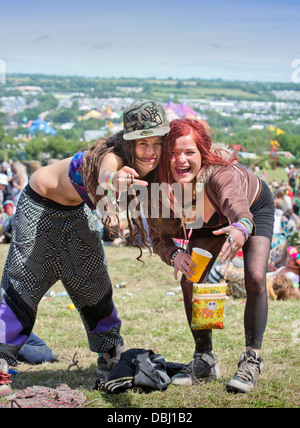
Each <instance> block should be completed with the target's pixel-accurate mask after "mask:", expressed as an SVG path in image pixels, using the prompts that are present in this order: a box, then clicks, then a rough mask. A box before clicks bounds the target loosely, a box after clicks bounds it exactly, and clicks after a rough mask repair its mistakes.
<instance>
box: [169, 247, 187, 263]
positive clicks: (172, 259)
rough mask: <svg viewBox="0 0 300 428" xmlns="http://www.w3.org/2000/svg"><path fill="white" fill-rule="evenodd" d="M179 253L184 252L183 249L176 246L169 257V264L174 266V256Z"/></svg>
mask: <svg viewBox="0 0 300 428" xmlns="http://www.w3.org/2000/svg"><path fill="white" fill-rule="evenodd" d="M179 253H185V250H184V249H183V248H178V250H176V251H175V252H174V253H173V254H172V257H171V260H170V263H171V265H172V266H173V267H174V261H175V257H176V256H177V254H179Z"/></svg>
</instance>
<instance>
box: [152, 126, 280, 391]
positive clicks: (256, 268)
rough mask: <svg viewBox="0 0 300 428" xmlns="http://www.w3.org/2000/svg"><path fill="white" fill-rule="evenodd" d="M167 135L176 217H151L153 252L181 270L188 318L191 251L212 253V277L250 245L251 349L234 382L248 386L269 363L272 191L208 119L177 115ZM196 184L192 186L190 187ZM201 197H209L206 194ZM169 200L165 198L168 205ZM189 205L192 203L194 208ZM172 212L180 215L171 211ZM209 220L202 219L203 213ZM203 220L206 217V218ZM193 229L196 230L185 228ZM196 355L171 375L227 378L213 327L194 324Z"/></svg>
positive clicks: (166, 161) (164, 165) (165, 161)
mask: <svg viewBox="0 0 300 428" xmlns="http://www.w3.org/2000/svg"><path fill="white" fill-rule="evenodd" d="M170 128H171V129H170V132H169V134H168V135H167V136H166V137H165V143H164V148H163V154H162V158H161V163H160V182H161V183H167V185H168V186H167V187H169V189H170V192H169V195H168V197H169V201H170V205H171V207H172V212H171V216H169V218H163V215H162V214H161V213H160V216H159V218H158V219H155V218H149V226H150V238H151V240H152V245H153V251H154V252H155V253H157V254H159V255H160V257H161V259H162V260H163V261H164V262H166V263H167V264H169V265H173V266H174V276H175V279H177V274H178V272H179V271H180V272H181V273H182V274H183V276H182V279H181V286H182V290H183V296H184V304H185V310H186V315H187V319H188V322H189V324H190V323H191V318H192V283H191V282H190V281H189V278H190V277H191V275H192V274H193V270H192V268H193V267H195V265H193V263H192V261H191V258H190V256H189V254H188V252H189V253H190V252H191V249H192V248H193V247H200V248H203V249H205V250H207V251H209V252H210V253H211V254H212V256H213V257H212V259H211V261H210V263H209V265H208V267H207V268H206V270H205V271H204V273H203V275H202V277H201V278H200V281H199V282H201V283H203V282H205V280H206V278H207V275H208V272H209V270H210V269H211V267H212V265H213V263H214V262H215V260H216V258H217V257H218V256H219V254H220V256H221V262H225V260H227V259H233V258H234V257H235V256H236V255H237V253H238V252H239V251H240V250H241V249H243V254H244V266H245V287H246V291H247V303H246V307H245V316H244V328H245V342H246V350H245V352H244V353H243V354H242V356H241V358H240V361H239V364H238V370H237V372H236V374H235V375H234V377H233V378H232V379H231V380H230V381H229V382H228V383H227V389H228V390H229V391H234V392H249V391H251V390H252V389H253V388H254V385H255V382H256V380H257V377H258V375H259V373H260V372H261V369H262V366H263V360H262V358H261V357H260V355H259V353H260V349H261V345H262V339H263V334H264V330H265V326H266V322H267V311H268V302H267V290H266V271H267V262H268V256H269V250H270V243H271V239H272V232H273V225H274V202H273V198H272V195H271V193H270V191H269V189H268V187H267V186H266V185H265V183H264V182H262V181H261V180H260V179H259V178H258V177H257V176H256V175H255V174H253V173H252V172H249V171H247V170H246V169H244V168H243V167H240V166H238V165H236V164H237V160H236V158H234V157H233V156H232V153H231V152H230V150H229V149H228V148H227V147H226V146H224V145H221V144H214V143H212V141H211V139H210V136H209V133H208V131H207V129H206V128H205V127H204V126H203V124H201V123H199V122H198V121H195V120H190V119H178V120H174V121H173V122H171V124H170ZM174 183H178V185H179V186H180V187H181V189H182V193H183V195H184V196H183V198H184V199H183V202H184V203H183V207H184V208H183V209H181V215H179V214H178V213H179V212H180V210H179V204H180V207H181V208H182V203H180V202H178V201H180V200H181V199H179V198H178V192H177V193H176V196H174ZM187 186H190V190H191V191H190V192H186V191H185V189H186V187H187ZM200 194H201V196H202V203H200V210H199V206H197V205H199V199H201V198H200ZM165 200H166V198H162V200H161V201H160V202H161V204H163V203H164V201H165ZM186 207H190V209H189V211H188V214H187V211H186ZM172 213H173V214H172ZM200 216H201V217H202V218H199V217H200ZM199 220H201V221H199ZM186 229H189V230H186ZM187 237H189V243H188V249H189V251H188V252H187V251H186V250H185V249H184V248H178V246H176V245H175V243H174V240H173V239H174V238H177V239H182V240H186V239H187ZM192 334H193V337H194V340H195V353H194V358H193V360H192V361H191V363H190V364H189V365H188V366H187V367H186V368H185V369H184V370H183V371H182V372H181V373H179V374H177V375H175V376H174V377H173V378H172V382H173V383H174V384H177V385H190V384H193V383H196V382H198V381H199V380H200V381H201V380H206V381H208V380H213V379H217V378H219V377H220V374H219V367H218V363H217V359H216V356H215V355H214V354H213V353H212V331H211V330H192Z"/></svg>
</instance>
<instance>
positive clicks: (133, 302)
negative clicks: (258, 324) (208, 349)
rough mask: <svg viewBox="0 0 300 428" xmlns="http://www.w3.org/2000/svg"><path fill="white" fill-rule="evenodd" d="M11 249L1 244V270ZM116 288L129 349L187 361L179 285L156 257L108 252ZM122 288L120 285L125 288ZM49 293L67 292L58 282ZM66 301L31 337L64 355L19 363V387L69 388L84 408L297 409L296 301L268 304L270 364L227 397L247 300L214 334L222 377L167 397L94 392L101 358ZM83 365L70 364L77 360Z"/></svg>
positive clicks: (266, 352) (230, 305) (230, 307)
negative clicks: (247, 387) (248, 388)
mask: <svg viewBox="0 0 300 428" xmlns="http://www.w3.org/2000/svg"><path fill="white" fill-rule="evenodd" d="M7 250H8V246H7V245H1V246H0V271H1V272H2V269H3V265H4V261H5V258H6V254H7ZM105 251H106V254H107V259H108V263H109V272H110V275H111V279H112V283H113V286H114V301H115V303H116V306H117V309H118V313H119V316H120V317H121V318H122V320H123V328H122V333H123V337H124V340H125V346H126V349H129V348H145V349H152V350H153V351H154V353H157V354H158V353H159V354H162V355H163V356H164V358H165V360H166V361H168V362H171V361H172V362H180V363H188V362H189V361H190V360H191V359H192V355H193V351H194V350H193V340H192V336H191V333H190V331H189V328H188V326H187V322H186V319H185V313H184V308H183V301H182V295H181V290H180V286H179V281H175V280H174V278H173V269H172V268H170V267H168V266H166V265H165V264H164V263H162V262H161V261H160V259H159V258H158V257H157V256H151V257H150V258H149V254H148V253H144V256H143V260H144V261H145V265H144V266H143V265H142V263H140V262H138V261H137V260H136V256H137V255H138V251H137V250H136V249H134V248H131V247H118V248H115V247H105ZM122 282H125V283H126V284H122V285H123V287H120V283H122ZM52 290H54V291H55V292H59V291H64V289H63V286H62V284H61V283H57V284H56V285H55V286H54V287H53V288H52ZM70 303H71V301H70V299H69V298H68V297H57V296H56V297H49V298H47V299H44V300H42V302H41V303H40V307H39V312H38V317H37V322H36V325H35V328H34V333H35V334H37V335H38V336H39V337H41V338H42V339H43V340H44V341H46V343H47V345H48V346H49V347H51V349H52V350H53V351H54V352H56V353H58V354H59V355H60V358H61V359H60V362H55V363H44V364H41V365H28V364H24V363H20V364H18V366H17V367H16V368H15V370H16V371H17V372H18V373H17V375H15V376H13V387H14V389H25V388H26V387H28V386H33V385H41V386H48V387H52V388H55V387H56V386H57V385H58V384H62V383H63V384H67V385H68V386H69V387H70V388H72V389H78V390H79V391H81V392H83V394H84V395H85V396H86V402H85V404H84V407H93V408H111V409H113V408H115V409H118V408H165V409H166V408H198V407H200V408H201V407H205V408H217V407H218V408H222V407H235V408H251V407H256V408H261V407H264V408H266V407H275V408H280V407H285V408H292V407H298V406H299V403H300V385H299V378H300V365H299V350H300V346H299V343H300V316H299V301H288V302H282V301H279V302H274V301H270V305H269V322H268V325H267V330H266V334H265V339H264V349H263V358H264V362H265V367H264V369H263V372H262V374H261V376H260V378H259V383H258V385H257V387H256V389H255V390H254V392H253V393H251V394H249V395H234V394H230V393H227V392H226V390H225V382H226V381H227V380H229V379H230V378H231V376H232V375H233V374H234V373H235V371H236V368H237V363H238V359H239V356H240V355H241V353H242V352H243V350H244V333H243V312H244V307H245V301H244V300H242V299H238V300H233V299H229V300H228V301H227V302H226V309H225V317H224V323H225V327H224V330H216V331H215V332H214V334H213V343H214V352H215V353H216V354H217V355H218V360H219V364H220V368H221V372H222V379H221V380H219V381H215V382H212V383H209V384H203V385H195V386H192V387H175V386H173V385H170V386H169V387H168V388H167V390H166V391H164V392H151V393H148V394H145V393H139V392H138V391H135V390H130V391H129V392H126V393H123V394H107V393H104V392H98V391H93V390H92V387H93V384H94V381H95V379H96V377H97V375H96V361H97V355H96V354H94V353H92V352H90V350H89V347H88V343H87V338H86V335H85V331H84V328H83V325H82V323H81V320H80V317H79V315H78V313H77V311H76V310H74V309H73V310H72V309H69V307H68V305H69V304H70ZM73 357H74V361H78V363H77V365H73V366H72V361H73Z"/></svg>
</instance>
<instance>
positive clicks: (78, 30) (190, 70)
mask: <svg viewBox="0 0 300 428" xmlns="http://www.w3.org/2000/svg"><path fill="white" fill-rule="evenodd" d="M0 3H1V6H0V60H2V61H4V63H5V66H6V72H7V73H14V72H22V73H45V74H56V75H83V76H92V77H122V76H125V77H151V76H154V77H156V78H168V77H173V78H181V79H185V78H191V77H196V78H207V79H210V78H221V79H230V80H234V79H237V80H252V81H279V82H291V75H292V72H293V68H292V66H291V63H292V61H293V60H295V59H297V58H300V1H299V0H283V1H282V0H252V1H248V0H228V1H226V0H222V1H221V0H206V1H203V0H181V1H179V0H151V1H150V0H148V1H145V0H144V1H143V0H107V1H103V0H97V1H96V0H86V1H82V0H80V1H79V0H60V1H58V0H51V1H48V2H41V1H37V0H14V1H13V0H10V1H7V0H0Z"/></svg>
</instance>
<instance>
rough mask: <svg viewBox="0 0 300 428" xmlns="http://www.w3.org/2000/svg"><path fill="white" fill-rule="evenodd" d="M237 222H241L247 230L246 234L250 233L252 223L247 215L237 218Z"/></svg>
mask: <svg viewBox="0 0 300 428" xmlns="http://www.w3.org/2000/svg"><path fill="white" fill-rule="evenodd" d="M238 222H239V223H243V225H244V226H245V227H246V229H247V231H248V235H251V233H252V231H253V223H252V222H251V220H249V219H248V218H247V217H243V218H241V219H239V221H238Z"/></svg>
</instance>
